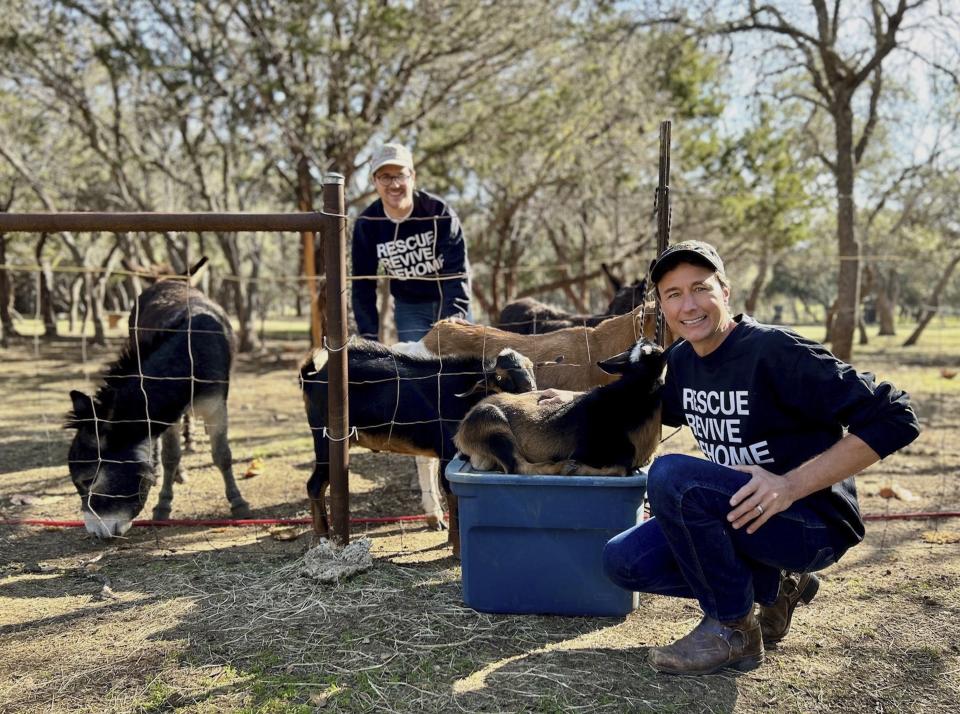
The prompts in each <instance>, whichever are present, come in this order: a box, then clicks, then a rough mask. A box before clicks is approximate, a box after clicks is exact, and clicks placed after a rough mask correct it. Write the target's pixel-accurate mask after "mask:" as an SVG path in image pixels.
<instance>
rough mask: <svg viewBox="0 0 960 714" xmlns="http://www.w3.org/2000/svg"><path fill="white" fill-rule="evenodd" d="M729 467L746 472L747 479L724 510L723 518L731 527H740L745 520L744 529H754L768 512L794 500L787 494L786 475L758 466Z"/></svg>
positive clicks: (784, 507) (784, 506) (754, 531)
mask: <svg viewBox="0 0 960 714" xmlns="http://www.w3.org/2000/svg"><path fill="white" fill-rule="evenodd" d="M732 468H733V469H735V470H737V471H740V472H742V473H745V474H750V480H749V481H748V482H747V483H746V484H744V486H743V487H742V488H741V489H740V490H739V491H737V492H736V493H735V494H733V496H731V497H730V505H731V506H733V510H732V511H730V513H728V514H727V520H728V521H730V523H731V524H732V525H733V527H734V528H743V527H744V526H747V525H748V524H749V525H748V527H747V533H751V534H752V533H756V532H757V529H758V528H759V527H760V526H762V525H763V524H764V523H766V522H767V521H768V520H769V519H770V517H771V516H773V515H775V514H777V513H780V512H781V511H785V510H787V509H788V508H790V506H791V505H792V504H793V502H794V501H795V500H796V499H795V498H794V497H793V496H792V495H791V491H790V483H789V480H788V479H787V478H786V477H784V476H778V475H777V474H774V473H770V472H769V471H767V470H766V469H765V468H763V467H762V466H733V467H732ZM758 506H759V508H758Z"/></svg>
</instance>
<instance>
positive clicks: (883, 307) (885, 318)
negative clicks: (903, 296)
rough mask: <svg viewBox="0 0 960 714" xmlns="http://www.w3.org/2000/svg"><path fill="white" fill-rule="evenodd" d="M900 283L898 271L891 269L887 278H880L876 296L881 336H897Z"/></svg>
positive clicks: (881, 276)
mask: <svg viewBox="0 0 960 714" xmlns="http://www.w3.org/2000/svg"><path fill="white" fill-rule="evenodd" d="M899 288H900V283H899V282H898V281H897V271H896V269H895V268H890V271H889V272H888V273H887V275H886V276H883V275H882V274H881V275H879V276H878V280H877V288H876V293H875V294H876V296H877V320H878V321H879V323H880V332H879V333H878V334H880V335H896V334H897V321H896V314H897V297H898V293H899Z"/></svg>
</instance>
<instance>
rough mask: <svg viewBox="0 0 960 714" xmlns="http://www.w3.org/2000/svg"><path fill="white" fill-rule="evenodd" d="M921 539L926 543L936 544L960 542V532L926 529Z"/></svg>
mask: <svg viewBox="0 0 960 714" xmlns="http://www.w3.org/2000/svg"><path fill="white" fill-rule="evenodd" d="M920 539H921V540H922V541H924V542H925V543H933V544H935V545H948V544H949V543H960V533H958V532H957V531H924V532H923V533H922V534H921V535H920Z"/></svg>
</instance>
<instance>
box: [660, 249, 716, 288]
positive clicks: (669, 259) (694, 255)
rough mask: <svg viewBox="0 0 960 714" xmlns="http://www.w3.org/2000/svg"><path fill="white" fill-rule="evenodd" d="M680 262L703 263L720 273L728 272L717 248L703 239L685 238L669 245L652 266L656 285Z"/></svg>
mask: <svg viewBox="0 0 960 714" xmlns="http://www.w3.org/2000/svg"><path fill="white" fill-rule="evenodd" d="M680 263H693V264H694V265H703V266H706V267H708V268H713V270H715V271H717V272H718V273H724V272H726V271H725V270H724V269H723V261H722V260H720V256H719V255H718V254H717V250H716V248H714V247H713V246H712V245H710V244H709V243H704V242H703V241H702V240H685V241H681V242H680V243H674V244H673V245H671V246H668V247H667V248H666V250H664V251H663V252H662V253H661V254H660V255H659V256H657V259H656V260H655V261H654V262H653V265H651V266H650V280H652V281H653V284H654V285H656V284H657V283H659V282H660V278H662V277H663V274H664V273H666V272H667V271H669V270H670V269H672V268H674V267H675V266H676V265H678V264H680Z"/></svg>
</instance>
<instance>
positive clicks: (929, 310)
mask: <svg viewBox="0 0 960 714" xmlns="http://www.w3.org/2000/svg"><path fill="white" fill-rule="evenodd" d="M958 263H960V253H957V254H956V255H955V256H953V258H951V259H950V262H949V263H947V265H946V267H945V268H944V269H943V274H942V275H941V276H940V279H939V280H938V281H937V284H936V285H934V286H933V290H932V291H931V292H930V296H929V297H928V298H927V299H926V303H925V305H924V308H923V314H922V315H921V316H920V321H919V323H918V324H917V326H916V328H914V330H913V332H912V333H911V334H910V336H909V337H908V338H907V341H906V342H904V343H903V346H904V347H911V346H913V345H915V344H917V342H918V341H919V340H920V335H922V334H923V331H924V330H925V329H926V328H927V325H929V324H930V321H931V320H932V319H933V316H934V315H936V314H937V312H938V311H939V309H940V297H941V295H942V294H943V290H944V288H946V287H947V283H948V282H950V276H951V275H953V271H954V270H955V269H956V267H957V264H958Z"/></svg>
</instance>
